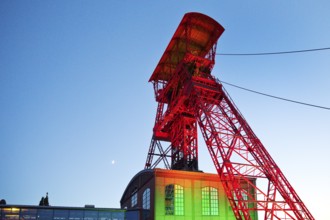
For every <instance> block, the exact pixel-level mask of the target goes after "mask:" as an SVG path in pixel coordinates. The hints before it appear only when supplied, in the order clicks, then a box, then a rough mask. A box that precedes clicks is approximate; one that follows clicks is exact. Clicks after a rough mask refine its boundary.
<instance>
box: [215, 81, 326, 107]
mask: <svg viewBox="0 0 330 220" xmlns="http://www.w3.org/2000/svg"><path fill="white" fill-rule="evenodd" d="M219 81H220V82H221V83H223V84H226V85H229V86H232V87H236V88H239V89H242V90H245V91H248V92H253V93H256V94H259V95H264V96H268V97H271V98H275V99H280V100H283V101H287V102H293V103H296V104H300V105H307V106H310V107H314V108H321V109H325V110H330V108H329V107H324V106H320V105H313V104H309V103H305V102H300V101H295V100H292V99H287V98H281V97H278V96H274V95H269V94H266V93H262V92H257V91H255V90H252V89H247V88H243V87H241V86H237V85H234V84H231V83H227V82H224V81H222V80H219Z"/></svg>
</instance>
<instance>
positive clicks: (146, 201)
mask: <svg viewBox="0 0 330 220" xmlns="http://www.w3.org/2000/svg"><path fill="white" fill-rule="evenodd" d="M142 207H143V208H144V209H150V189H149V188H147V189H146V190H144V192H143V196H142Z"/></svg>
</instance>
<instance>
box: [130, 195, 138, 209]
mask: <svg viewBox="0 0 330 220" xmlns="http://www.w3.org/2000/svg"><path fill="white" fill-rule="evenodd" d="M136 205H137V192H134V193H133V195H132V198H131V206H132V207H134V206H136Z"/></svg>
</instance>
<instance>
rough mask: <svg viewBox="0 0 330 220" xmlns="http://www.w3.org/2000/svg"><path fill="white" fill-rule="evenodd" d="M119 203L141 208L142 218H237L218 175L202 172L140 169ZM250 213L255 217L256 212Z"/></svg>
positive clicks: (224, 219) (204, 219)
mask: <svg viewBox="0 0 330 220" xmlns="http://www.w3.org/2000/svg"><path fill="white" fill-rule="evenodd" d="M243 187H244V186H243ZM120 204H121V208H122V209H125V210H140V212H139V213H140V215H139V218H138V219H144V220H149V219H150V220H151V219H152V220H188V219H189V220H191V219H203V220H215V219H217V220H219V219H223V220H230V219H232V220H235V219H236V218H235V216H234V214H233V211H232V209H231V206H230V204H229V202H228V199H227V197H226V195H225V192H224V189H223V186H222V183H221V182H220V181H219V176H218V175H217V174H210V173H203V172H191V171H179V170H164V169H146V170H143V171H141V172H139V173H138V174H136V175H135V176H134V177H133V178H132V180H131V181H130V183H129V184H128V186H127V188H126V190H125V192H124V194H123V196H122V199H121V201H120ZM248 205H249V206H250V207H251V206H254V205H255V204H248ZM251 216H252V218H253V219H257V213H256V212H253V213H251Z"/></svg>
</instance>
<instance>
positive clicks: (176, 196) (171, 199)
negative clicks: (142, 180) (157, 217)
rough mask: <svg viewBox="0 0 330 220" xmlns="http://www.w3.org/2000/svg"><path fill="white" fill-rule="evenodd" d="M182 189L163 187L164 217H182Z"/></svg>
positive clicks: (171, 186)
mask: <svg viewBox="0 0 330 220" xmlns="http://www.w3.org/2000/svg"><path fill="white" fill-rule="evenodd" d="M183 203H184V201H183V187H182V186H180V185H174V184H170V185H167V186H166V187H165V215H184V204H183Z"/></svg>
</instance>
